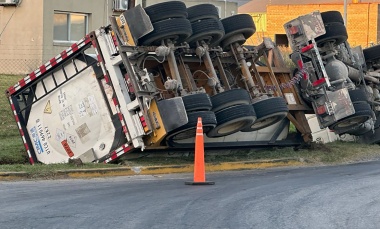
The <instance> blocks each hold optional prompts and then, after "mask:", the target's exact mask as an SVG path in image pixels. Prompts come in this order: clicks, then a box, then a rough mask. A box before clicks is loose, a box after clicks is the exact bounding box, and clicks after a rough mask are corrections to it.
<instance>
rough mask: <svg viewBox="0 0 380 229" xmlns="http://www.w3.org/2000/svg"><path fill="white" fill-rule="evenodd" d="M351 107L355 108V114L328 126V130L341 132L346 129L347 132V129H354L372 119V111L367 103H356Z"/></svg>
mask: <svg viewBox="0 0 380 229" xmlns="http://www.w3.org/2000/svg"><path fill="white" fill-rule="evenodd" d="M353 105H354V108H355V113H354V114H353V115H350V116H348V117H346V118H343V119H341V120H339V121H337V122H336V123H334V124H332V125H330V126H329V129H330V130H336V131H337V132H341V131H343V130H346V129H347V130H348V129H349V128H354V127H356V126H358V125H360V124H361V123H364V122H365V121H367V120H368V119H370V118H372V109H371V106H370V105H369V104H368V103H366V102H357V103H354V104H353Z"/></svg>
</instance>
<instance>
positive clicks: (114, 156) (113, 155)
mask: <svg viewBox="0 0 380 229" xmlns="http://www.w3.org/2000/svg"><path fill="white" fill-rule="evenodd" d="M116 158H117V154H116V152H115V151H113V152H112V153H111V159H112V160H115V159H116Z"/></svg>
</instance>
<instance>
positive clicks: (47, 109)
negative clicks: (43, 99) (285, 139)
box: [44, 100, 51, 114]
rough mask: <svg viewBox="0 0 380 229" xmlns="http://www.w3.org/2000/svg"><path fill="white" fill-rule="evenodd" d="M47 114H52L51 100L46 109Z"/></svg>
mask: <svg viewBox="0 0 380 229" xmlns="http://www.w3.org/2000/svg"><path fill="white" fill-rule="evenodd" d="M44 113H45V114H51V105H50V100H48V102H47V103H46V106H45V109H44Z"/></svg>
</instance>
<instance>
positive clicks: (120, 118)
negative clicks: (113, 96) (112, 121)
mask: <svg viewBox="0 0 380 229" xmlns="http://www.w3.org/2000/svg"><path fill="white" fill-rule="evenodd" d="M117 114H118V115H119V120H121V121H122V120H123V116H122V115H121V113H117Z"/></svg>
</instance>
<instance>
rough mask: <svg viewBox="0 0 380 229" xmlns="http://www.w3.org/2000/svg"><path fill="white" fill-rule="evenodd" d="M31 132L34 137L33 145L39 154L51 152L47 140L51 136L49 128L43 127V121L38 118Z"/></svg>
mask: <svg viewBox="0 0 380 229" xmlns="http://www.w3.org/2000/svg"><path fill="white" fill-rule="evenodd" d="M30 134H31V137H32V141H33V145H34V148H35V150H36V152H37V153H38V154H41V153H44V152H46V154H50V148H49V144H48V142H47V139H48V138H51V135H50V132H49V129H48V128H47V127H45V128H44V127H43V125H42V122H41V121H40V120H39V119H37V120H36V126H34V127H32V128H31V129H30Z"/></svg>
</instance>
